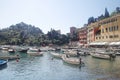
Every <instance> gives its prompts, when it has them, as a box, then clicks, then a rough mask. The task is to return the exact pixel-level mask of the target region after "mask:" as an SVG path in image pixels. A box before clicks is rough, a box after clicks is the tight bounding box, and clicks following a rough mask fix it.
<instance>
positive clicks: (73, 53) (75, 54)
mask: <svg viewBox="0 0 120 80" xmlns="http://www.w3.org/2000/svg"><path fill="white" fill-rule="evenodd" d="M64 53H65V54H67V55H70V56H77V51H74V50H66V51H64Z"/></svg>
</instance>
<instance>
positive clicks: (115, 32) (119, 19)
mask: <svg viewBox="0 0 120 80" xmlns="http://www.w3.org/2000/svg"><path fill="white" fill-rule="evenodd" d="M98 25H99V29H98V30H97V31H96V33H95V41H97V42H100V41H102V42H117V41H120V14H119V15H116V16H112V17H109V18H106V19H104V20H101V21H99V22H98Z"/></svg>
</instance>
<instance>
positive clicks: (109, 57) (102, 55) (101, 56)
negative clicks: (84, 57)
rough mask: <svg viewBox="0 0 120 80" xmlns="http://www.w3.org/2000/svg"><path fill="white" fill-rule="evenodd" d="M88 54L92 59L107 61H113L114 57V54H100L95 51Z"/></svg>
mask: <svg viewBox="0 0 120 80" xmlns="http://www.w3.org/2000/svg"><path fill="white" fill-rule="evenodd" d="M90 54H91V56H92V57H94V58H100V59H107V60H111V59H115V57H116V55H115V53H114V52H106V51H102V52H100V51H99V52H98V51H96V52H91V53H90Z"/></svg>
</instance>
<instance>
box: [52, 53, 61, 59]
mask: <svg viewBox="0 0 120 80" xmlns="http://www.w3.org/2000/svg"><path fill="white" fill-rule="evenodd" d="M50 54H51V55H52V56H54V57H56V58H62V55H63V54H61V53H57V52H51V53H50Z"/></svg>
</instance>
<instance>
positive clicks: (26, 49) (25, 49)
mask: <svg viewBox="0 0 120 80" xmlns="http://www.w3.org/2000/svg"><path fill="white" fill-rule="evenodd" d="M27 51H28V48H20V49H19V50H18V52H21V53H27Z"/></svg>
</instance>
